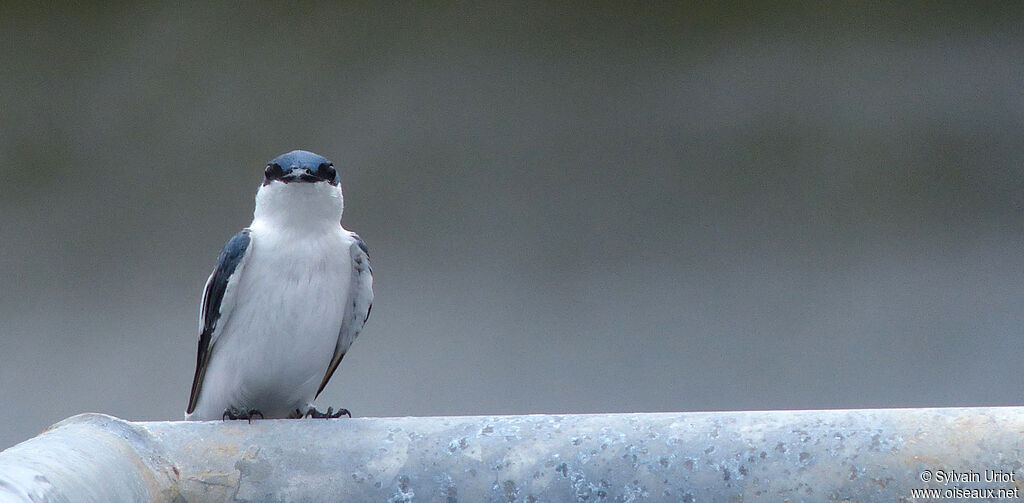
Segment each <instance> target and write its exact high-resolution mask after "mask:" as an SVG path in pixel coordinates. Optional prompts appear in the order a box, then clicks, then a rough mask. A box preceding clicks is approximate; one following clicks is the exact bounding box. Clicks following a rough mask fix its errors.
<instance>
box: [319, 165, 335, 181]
mask: <svg viewBox="0 0 1024 503" xmlns="http://www.w3.org/2000/svg"><path fill="white" fill-rule="evenodd" d="M337 175H338V172H337V171H336V170H335V169H334V165H333V164H328V163H323V164H321V165H319V166H317V168H316V176H318V177H320V178H321V179H323V180H327V181H328V182H334V177H335V176H337Z"/></svg>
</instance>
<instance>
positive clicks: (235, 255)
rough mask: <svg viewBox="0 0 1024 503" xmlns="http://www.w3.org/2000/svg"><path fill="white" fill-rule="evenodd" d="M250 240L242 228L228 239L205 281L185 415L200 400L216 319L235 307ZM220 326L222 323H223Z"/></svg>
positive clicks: (246, 230)
mask: <svg viewBox="0 0 1024 503" xmlns="http://www.w3.org/2000/svg"><path fill="white" fill-rule="evenodd" d="M251 243H252V240H251V239H250V238H249V229H243V230H242V231H241V232H239V233H238V234H235V237H233V238H231V239H230V240H229V241H228V243H227V244H226V245H224V249H223V250H221V252H220V257H219V258H218V259H217V267H215V268H214V269H213V274H210V278H209V279H207V280H206V288H205V289H204V290H203V301H202V306H201V307H200V311H199V318H200V327H199V353H198V355H197V356H196V375H195V377H194V378H193V379H192V394H191V396H189V398H188V409H187V410H186V414H191V413H192V411H193V410H195V408H196V402H197V401H199V391H200V389H202V387H203V377H204V376H205V375H206V367H207V365H208V364H209V363H210V354H211V352H212V351H213V345H214V344H215V343H216V342H217V338H218V337H220V331H219V330H217V327H218V322H219V321H223V319H224V318H225V317H226V316H227V315H228V313H229V312H230V310H231V307H232V306H234V296H235V293H236V292H235V291H234V288H233V287H234V286H235V285H236V284H237V283H238V277H239V276H241V273H242V268H243V265H244V262H245V258H246V257H247V256H248V253H249V250H250V249H251V246H250V245H251ZM220 326H222V327H223V326H224V324H223V323H221V324H220Z"/></svg>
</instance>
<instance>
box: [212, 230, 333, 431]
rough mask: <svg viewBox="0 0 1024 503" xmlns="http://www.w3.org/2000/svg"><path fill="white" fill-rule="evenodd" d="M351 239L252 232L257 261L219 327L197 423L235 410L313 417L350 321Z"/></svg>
mask: <svg viewBox="0 0 1024 503" xmlns="http://www.w3.org/2000/svg"><path fill="white" fill-rule="evenodd" d="M347 237H348V236H347V234H344V233H343V231H342V229H341V227H340V226H338V228H337V232H336V233H334V232H332V233H326V234H321V235H317V236H315V237H310V238H306V239H297V238H296V236H290V237H289V236H282V235H281V234H279V233H273V232H267V231H265V230H262V229H260V228H258V227H254V228H253V229H252V232H251V239H252V245H251V246H252V249H251V251H250V253H251V255H249V256H248V257H247V258H246V261H245V266H244V269H243V271H242V273H241V276H240V277H239V281H238V284H237V285H234V288H235V292H236V293H235V295H234V299H233V300H234V302H233V306H231V308H230V312H229V313H226V314H227V316H226V317H223V318H222V319H221V321H222V322H223V326H221V327H218V330H222V331H221V332H220V335H219V337H218V338H217V341H216V343H215V345H214V347H213V350H212V354H211V355H210V362H209V366H208V368H207V371H206V377H205V379H204V384H203V388H202V391H201V393H200V396H199V401H198V403H197V406H196V410H195V412H194V414H193V415H192V416H193V417H192V418H193V419H206V420H209V419H220V418H221V416H222V414H223V413H224V410H225V409H226V408H228V407H235V408H237V409H240V410H248V409H257V410H259V411H260V412H262V413H263V415H264V417H266V418H283V417H289V416H292V415H293V414H294V413H295V411H296V409H299V410H300V411H301V412H305V411H306V409H307V408H308V407H309V405H310V403H311V402H312V400H313V396H314V394H315V393H316V390H317V387H318V386H319V385H320V382H321V380H323V378H324V375H325V374H326V372H327V367H328V366H329V365H330V362H331V357H332V356H333V355H334V348H335V345H336V344H337V341H338V333H339V330H340V328H341V324H342V321H343V319H344V313H345V306H346V303H347V302H348V300H347V299H348V297H349V289H350V288H351V285H350V284H349V283H350V282H351V270H352V269H351V264H350V263H349V262H350V260H351V259H350V257H349V253H348V252H347V250H348V243H347V241H346V238H347ZM225 302H227V299H225Z"/></svg>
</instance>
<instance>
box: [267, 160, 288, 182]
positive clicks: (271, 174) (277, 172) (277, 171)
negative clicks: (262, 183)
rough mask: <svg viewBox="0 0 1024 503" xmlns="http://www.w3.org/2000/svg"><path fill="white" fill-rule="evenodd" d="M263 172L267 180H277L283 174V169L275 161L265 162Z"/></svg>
mask: <svg viewBox="0 0 1024 503" xmlns="http://www.w3.org/2000/svg"><path fill="white" fill-rule="evenodd" d="M265 173H266V175H265V176H266V179H267V180H277V179H279V178H281V177H282V176H284V170H283V169H281V165H280V164H277V163H276V162H275V163H270V164H267V169H266V171H265Z"/></svg>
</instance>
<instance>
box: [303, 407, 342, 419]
mask: <svg viewBox="0 0 1024 503" xmlns="http://www.w3.org/2000/svg"><path fill="white" fill-rule="evenodd" d="M341 416H348V417H352V413H351V412H349V411H348V409H338V410H337V411H336V412H335V410H334V407H328V408H327V412H320V411H318V410H316V407H310V408H309V410H308V411H306V417H312V418H316V419H338V418H339V417H341Z"/></svg>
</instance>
